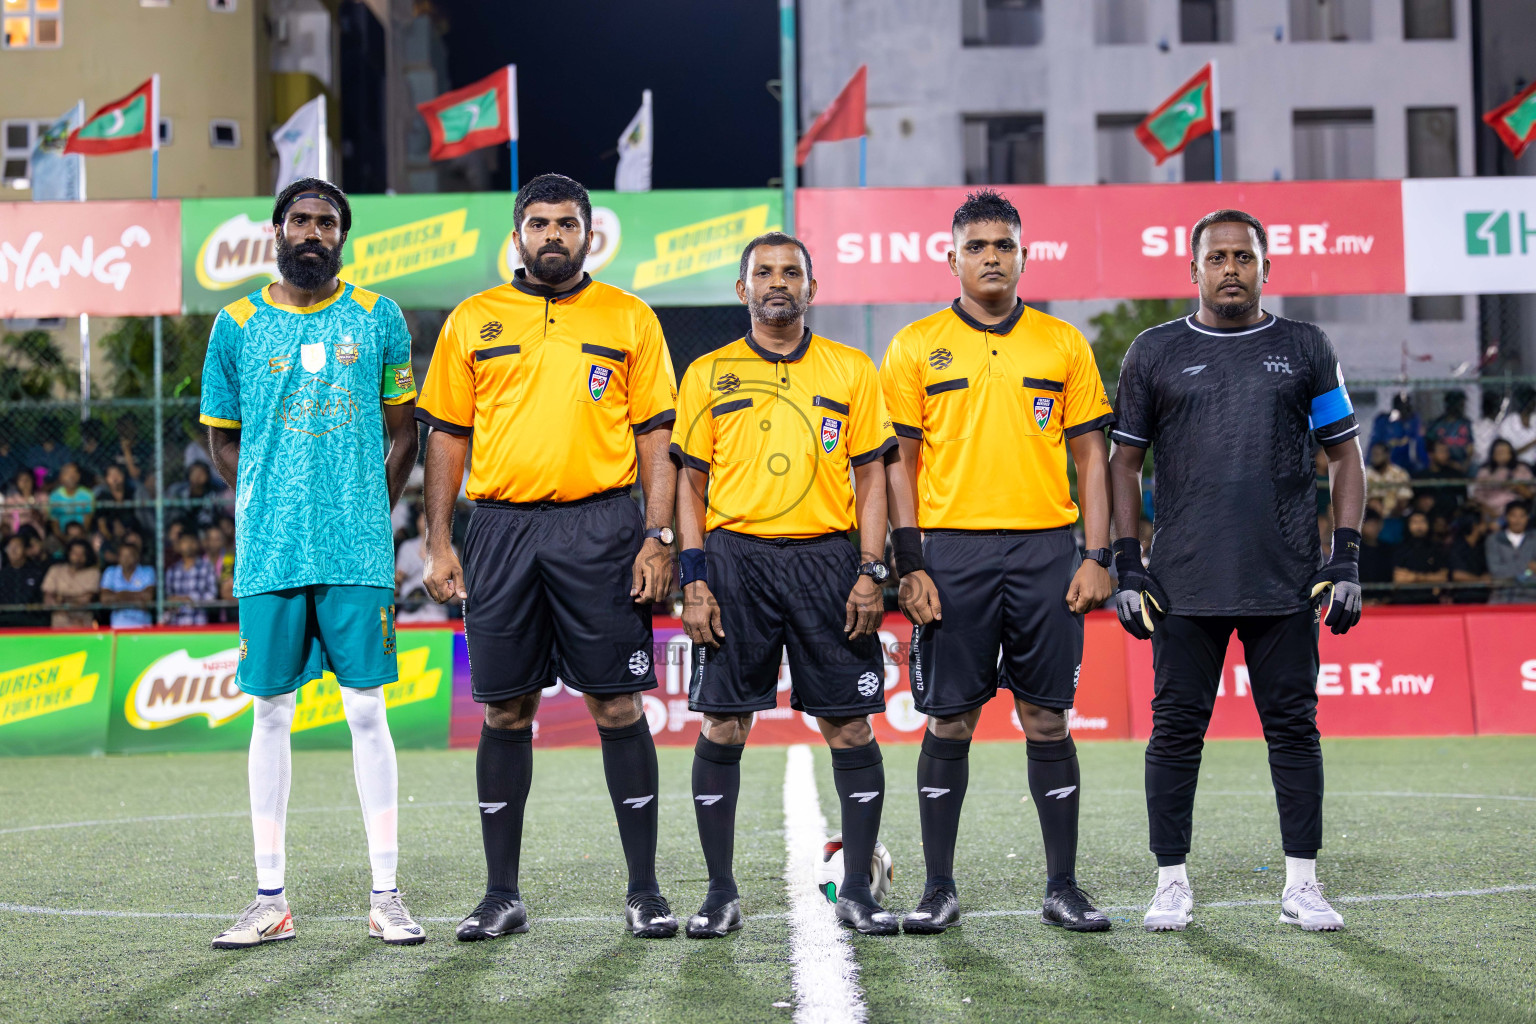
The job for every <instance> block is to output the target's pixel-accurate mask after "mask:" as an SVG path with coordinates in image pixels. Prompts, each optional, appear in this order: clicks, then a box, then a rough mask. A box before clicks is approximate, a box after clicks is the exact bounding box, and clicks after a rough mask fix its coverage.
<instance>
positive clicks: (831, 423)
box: [821, 416, 843, 455]
mask: <svg viewBox="0 0 1536 1024" xmlns="http://www.w3.org/2000/svg"><path fill="white" fill-rule="evenodd" d="M842 436H843V421H842V420H835V419H833V418H832V417H831V416H823V417H822V418H821V450H822V451H824V452H826V453H827V454H828V455H830V454H832V450H833V449H834V448H836V447H837V439H838V438H840V437H842Z"/></svg>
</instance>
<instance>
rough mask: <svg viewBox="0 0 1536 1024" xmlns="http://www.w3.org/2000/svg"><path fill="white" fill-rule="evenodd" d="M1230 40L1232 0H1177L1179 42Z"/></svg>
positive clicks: (1227, 41)
mask: <svg viewBox="0 0 1536 1024" xmlns="http://www.w3.org/2000/svg"><path fill="white" fill-rule="evenodd" d="M1231 41H1232V0H1179V42H1181V43H1230V42H1231Z"/></svg>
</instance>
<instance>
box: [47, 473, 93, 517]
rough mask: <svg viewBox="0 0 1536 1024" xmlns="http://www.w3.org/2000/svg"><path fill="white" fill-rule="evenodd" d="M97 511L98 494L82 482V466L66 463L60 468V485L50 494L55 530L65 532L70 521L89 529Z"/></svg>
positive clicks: (49, 510) (49, 505)
mask: <svg viewBox="0 0 1536 1024" xmlns="http://www.w3.org/2000/svg"><path fill="white" fill-rule="evenodd" d="M95 512H96V496H95V495H93V494H92V493H91V492H90V490H89V489H87V488H86V487H84V486H82V484H81V483H80V467H79V466H77V465H75V464H74V463H73V462H66V463H64V466H63V468H62V469H60V470H59V486H57V487H55V488H54V489H53V493H52V494H50V495H49V496H48V513H49V515H50V516H51V517H52V518H53V524H54V530H55V531H56V532H58V533H59V534H63V532H64V527H66V526H68V525H69V524H70V523H81V524H83V525H84V526H85V527H86V528H87V529H89V528H90V525H91V516H93V515H94V514H95Z"/></svg>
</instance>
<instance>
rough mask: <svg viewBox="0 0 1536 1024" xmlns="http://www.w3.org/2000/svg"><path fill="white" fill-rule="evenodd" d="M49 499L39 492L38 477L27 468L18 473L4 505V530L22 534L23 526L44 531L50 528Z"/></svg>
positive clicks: (13, 479) (7, 492) (6, 495)
mask: <svg viewBox="0 0 1536 1024" xmlns="http://www.w3.org/2000/svg"><path fill="white" fill-rule="evenodd" d="M47 509H48V497H47V495H45V494H43V493H42V491H40V490H38V487H37V476H36V475H35V474H33V472H32V471H31V470H30V469H27V468H25V467H23V468H21V469H18V470H17V471H16V475H15V477H13V478H12V481H11V487H10V488H9V489H8V490H7V491H6V493H5V501H4V503H3V510H4V513H3V517H4V528H5V531H6V532H7V533H20V532H21V528H22V527H23V526H30V527H32V528H33V529H34V530H38V531H42V530H46V529H47V528H48V521H47V519H48V517H47Z"/></svg>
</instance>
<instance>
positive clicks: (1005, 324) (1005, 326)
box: [949, 298, 1024, 334]
mask: <svg viewBox="0 0 1536 1024" xmlns="http://www.w3.org/2000/svg"><path fill="white" fill-rule="evenodd" d="M949 308H950V309H951V310H953V311H954V314H955V316H957V317H959V318H960V322H961V323H963V324H965V326H967V327H969V328H970V329H971V330H973V331H983V332H991V333H992V334H1007V333H1008V332H1010V331H1012V330H1013V328H1014V326H1015V325H1016V324H1018V322H1019V317H1021V316H1023V315H1024V300H1023V299H1017V298H1016V299H1014V300H1013V312H1012V313H1009V314H1008V315H1007V316H1006V317H1004V318H1003V319H1002V320H1001V321H999V322H998V323H995V324H984V323H982V322H981V321H980V320H977V319H976V318H975V317H973V316H971V314H969V313H967V312H966V311H965V310H963V309H961V308H960V300H959V299H956V300H955V301H954V302H952V303H950V306H949Z"/></svg>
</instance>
